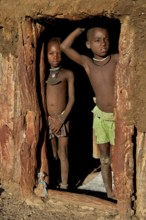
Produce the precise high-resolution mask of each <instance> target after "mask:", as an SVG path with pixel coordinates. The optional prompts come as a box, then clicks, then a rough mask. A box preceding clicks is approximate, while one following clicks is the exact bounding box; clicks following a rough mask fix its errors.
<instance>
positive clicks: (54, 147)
mask: <svg viewBox="0 0 146 220" xmlns="http://www.w3.org/2000/svg"><path fill="white" fill-rule="evenodd" d="M51 145H52V151H53V157H54V158H55V159H56V160H57V159H58V146H57V140H56V138H55V137H54V138H52V139H51Z"/></svg>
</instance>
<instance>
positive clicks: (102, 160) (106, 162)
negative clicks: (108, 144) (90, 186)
mask: <svg viewBox="0 0 146 220" xmlns="http://www.w3.org/2000/svg"><path fill="white" fill-rule="evenodd" d="M100 163H101V165H108V166H109V165H110V164H111V161H110V157H101V158H100Z"/></svg>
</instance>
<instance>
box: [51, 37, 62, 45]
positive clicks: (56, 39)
mask: <svg viewBox="0 0 146 220" xmlns="http://www.w3.org/2000/svg"><path fill="white" fill-rule="evenodd" d="M51 42H58V43H59V44H60V43H61V38H59V37H52V38H51V39H49V41H48V44H49V43H51Z"/></svg>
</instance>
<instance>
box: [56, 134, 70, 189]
mask: <svg viewBox="0 0 146 220" xmlns="http://www.w3.org/2000/svg"><path fill="white" fill-rule="evenodd" d="M58 141H59V143H58V156H59V159H60V166H61V181H62V183H61V186H62V187H61V188H67V186H68V174H69V161H68V137H60V138H59V139H58Z"/></svg>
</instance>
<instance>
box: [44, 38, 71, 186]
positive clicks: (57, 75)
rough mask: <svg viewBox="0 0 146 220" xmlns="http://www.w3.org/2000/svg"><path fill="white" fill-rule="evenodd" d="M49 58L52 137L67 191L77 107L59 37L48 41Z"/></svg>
mask: <svg viewBox="0 0 146 220" xmlns="http://www.w3.org/2000/svg"><path fill="white" fill-rule="evenodd" d="M47 58H48V62H49V64H50V70H49V77H48V79H47V81H46V82H47V88H46V101H47V111H48V124H49V138H50V140H51V145H52V150H53V156H54V158H55V159H56V160H57V159H58V158H59V159H60V168H61V183H60V184H59V188H61V189H67V188H68V173H69V161H68V139H69V115H70V112H71V110H72V107H73V104H74V75H73V72H72V71H70V70H67V69H64V68H63V67H62V66H61V59H62V58H61V47H60V40H59V39H58V38H52V39H51V40H50V41H49V42H48V48H47Z"/></svg>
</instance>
